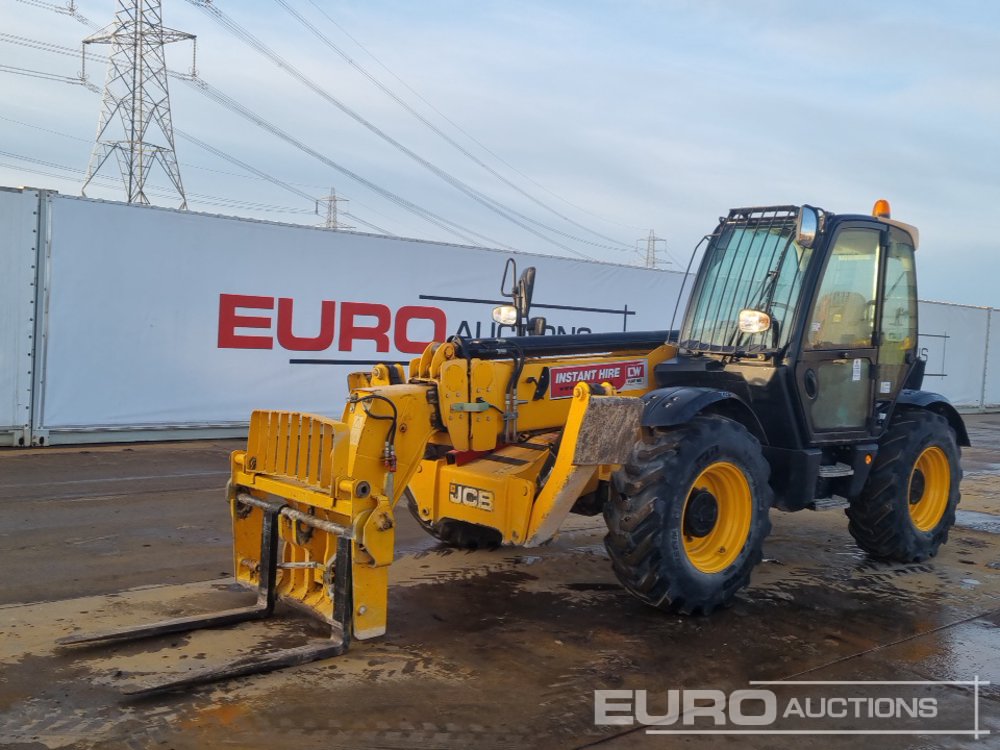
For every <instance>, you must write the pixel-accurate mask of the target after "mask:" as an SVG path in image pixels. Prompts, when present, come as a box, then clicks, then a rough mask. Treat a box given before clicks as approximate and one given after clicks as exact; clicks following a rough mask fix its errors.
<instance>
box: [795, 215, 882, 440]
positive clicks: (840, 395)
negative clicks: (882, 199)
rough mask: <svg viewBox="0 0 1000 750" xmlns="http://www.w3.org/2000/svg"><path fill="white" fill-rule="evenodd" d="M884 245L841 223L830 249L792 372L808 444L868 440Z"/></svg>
mask: <svg viewBox="0 0 1000 750" xmlns="http://www.w3.org/2000/svg"><path fill="white" fill-rule="evenodd" d="M882 237H883V232H882V229H881V228H880V227H878V226H873V225H872V224H871V223H867V222H863V221H854V222H844V223H843V224H841V225H840V226H839V227H838V228H837V229H836V233H835V235H834V236H833V238H832V240H831V243H830V245H829V248H830V249H829V252H828V253H827V257H826V261H825V266H824V268H823V270H822V273H821V276H820V279H819V283H818V284H817V285H816V292H815V294H814V296H813V299H812V304H811V306H810V310H809V315H808V317H807V319H806V326H805V329H804V331H803V337H802V348H801V354H800V357H799V362H798V364H797V365H796V388H797V391H798V398H799V402H800V404H801V406H802V412H803V414H804V415H805V421H806V425H805V426H806V433H807V435H808V436H809V441H810V442H811V443H814V444H815V443H831V442H838V441H842V440H850V439H857V438H859V437H865V436H868V435H870V434H871V431H872V427H873V412H874V409H873V406H874V401H873V395H874V393H873V389H874V382H875V375H876V369H877V367H878V349H877V347H876V340H875V331H876V327H875V321H876V316H877V315H878V314H879V312H880V310H879V307H880V306H879V305H878V299H879V268H880V264H881V259H882Z"/></svg>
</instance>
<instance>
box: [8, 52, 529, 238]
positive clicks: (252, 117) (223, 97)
mask: <svg viewBox="0 0 1000 750" xmlns="http://www.w3.org/2000/svg"><path fill="white" fill-rule="evenodd" d="M0 40H2V41H7V42H10V43H13V44H22V45H25V46H34V47H37V48H39V49H44V50H45V51H48V52H52V53H55V54H61V55H71V56H74V57H75V56H76V55H77V54H78V53H77V51H76V50H73V49H70V48H67V47H63V46H60V45H56V44H51V43H48V42H38V41H37V40H32V39H27V38H25V37H17V36H15V35H12V34H4V33H0ZM92 57H93V58H94V59H98V60H101V59H103V60H107V59H108V58H106V57H102V56H100V55H93V56H92ZM168 74H169V75H170V76H171V77H172V78H174V79H176V80H180V81H182V82H184V83H186V84H188V85H190V86H192V87H193V88H194V89H195V90H196V91H197V92H198V93H199V94H201V95H202V96H205V97H206V98H208V99H210V100H212V101H213V102H215V103H216V104H219V105H220V106H223V107H225V108H226V109H229V110H230V111H231V112H234V113H235V114H237V115H239V116H240V117H243V118H244V119H247V120H249V121H250V122H252V123H253V124H255V125H257V126H258V127H260V128H261V129H263V130H265V131H266V132H268V133H270V134H271V135H274V136H275V137H277V138H279V139H281V140H283V141H285V142H286V143H288V144H290V145H292V146H294V147H295V148H297V149H299V150H300V151H302V152H303V153H305V154H306V155H307V156H310V157H312V158H313V159H316V160H317V161H319V162H320V163H322V164H324V165H325V166H328V167H330V168H332V169H334V170H336V171H338V172H340V173H341V174H343V175H345V176H346V177H349V178H350V179H352V180H354V181H356V182H358V183H359V184H361V185H364V186H365V187H366V188H368V189H369V190H371V191H372V192H374V193H375V194H377V195H379V196H380V197H382V198H383V199H385V200H388V201H389V202H390V203H393V204H394V205H396V206H398V207H400V208H403V209H404V210H406V211H409V212H410V213H413V214H414V215H416V216H418V217H419V218H421V219H423V220H425V221H427V222H429V223H430V224H433V225H434V226H436V227H438V228H439V229H441V230H443V231H445V232H448V233H449V234H451V235H453V236H455V237H458V238H459V239H461V240H462V241H463V242H465V243H467V244H469V245H473V246H486V247H498V248H502V249H505V250H511V251H515V248H513V247H511V246H509V245H507V244H505V243H502V242H500V241H499V240H495V239H493V238H491V237H488V236H486V235H483V234H480V233H478V232H475V231H473V230H471V229H467V228H466V227H463V226H462V225H460V224H457V223H456V222H453V221H450V220H448V219H445V218H444V217H442V216H439V215H437V214H435V213H433V212H431V211H429V210H427V209H425V208H422V207H421V206H419V205H417V204H415V203H412V202H411V201H408V200H406V199H405V198H402V197H400V196H398V195H396V194H395V193H393V192H391V191H389V190H387V189H386V188H383V187H381V186H380V185H378V184H376V183H374V182H372V181H371V180H368V179H366V178H364V177H362V176H361V175H359V174H357V173H355V172H353V171H352V170H350V169H348V168H346V167H344V166H342V165H340V164H338V163H337V162H335V161H333V160H332V159H330V158H329V157H327V156H325V155H323V154H321V153H320V152H318V151H316V150H315V149H312V148H311V147H309V146H307V145H306V144H305V143H303V142H302V141H299V140H298V139H296V138H294V137H293V136H291V135H289V134H288V133H286V132H285V131H283V130H282V129H280V128H278V127H277V126H276V125H274V124H273V123H271V122H269V121H268V120H266V119H264V118H263V117H261V116H260V115H258V114H256V113H255V112H253V111H252V110H251V109H249V108H247V107H245V106H243V105H242V104H240V103H239V102H237V101H236V100H235V99H233V98H232V97H230V96H228V95H227V94H225V93H224V92H222V91H221V90H219V89H217V88H215V87H214V86H212V85H211V84H209V83H208V82H207V81H205V80H204V79H203V78H200V77H199V78H195V77H193V76H190V75H185V74H183V73H178V72H176V71H168ZM310 200H311V201H312V200H313V199H312V198H310ZM352 218H353V219H354V220H355V221H358V222H359V223H363V224H366V225H368V226H371V227H373V228H375V225H372V224H370V223H368V222H362V221H360V220H359V219H358V218H357V217H356V216H352ZM376 231H381V230H378V229H376ZM386 233H387V234H392V233H391V232H386ZM477 240H478V241H477ZM483 243H485V245H484V244H483Z"/></svg>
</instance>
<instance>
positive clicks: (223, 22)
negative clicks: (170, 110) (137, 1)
mask: <svg viewBox="0 0 1000 750" xmlns="http://www.w3.org/2000/svg"><path fill="white" fill-rule="evenodd" d="M188 2H189V3H190V4H191V5H194V6H195V7H196V8H200V9H202V10H203V11H205V12H206V13H207V14H208V16H209V17H210V18H211V19H212V20H214V21H216V23H218V24H219V25H220V26H222V27H223V28H225V29H227V30H228V31H229V32H230V33H232V34H233V35H234V36H236V37H237V38H238V39H240V40H241V41H242V42H243V43H244V44H246V45H247V46H249V47H250V48H251V49H253V50H255V51H256V52H258V53H260V54H261V55H263V56H264V57H266V58H267V59H269V60H270V61H271V62H272V63H273V64H274V65H276V66H278V67H279V68H281V69H282V70H284V71H285V72H286V73H288V74H289V75H291V76H292V77H293V78H295V79H296V80H297V81H299V82H300V83H301V84H302V85H304V86H306V88H308V89H309V90H310V91H312V92H313V93H315V94H316V95H317V96H319V97H320V98H322V99H324V100H326V101H327V102H329V103H330V104H332V105H333V106H334V107H336V108H337V109H339V110H340V111H341V112H343V113H344V114H345V115H347V116H348V117H350V118H351V119H352V120H354V121H355V122H357V123H358V124H360V125H362V126H363V127H364V128H366V129H367V130H369V131H370V132H372V133H374V134H375V135H376V136H378V137H379V138H381V139H382V140H384V141H385V142H386V143H388V144H390V145H391V146H393V147H394V148H396V149H397V150H399V151H400V152H401V153H403V154H405V155H406V156H408V157H410V158H411V159H413V160H414V161H416V162H417V163H418V164H420V165H421V166H423V167H424V168H426V169H428V170H429V171H431V172H432V173H433V174H435V175H437V176H438V177H440V178H441V179H442V180H444V181H445V182H447V183H448V184H450V185H452V186H453V187H454V188H456V189H457V190H459V191H460V192H462V193H464V194H465V195H466V196H468V197H469V198H471V199H472V200H474V201H476V202H477V203H479V204H481V205H482V206H484V207H486V208H487V209H489V210H490V211H493V212H494V213H496V214H498V215H499V216H501V217H503V218H505V219H507V220H508V221H510V222H511V223H513V224H515V225H517V226H519V227H521V228H522V229H524V230H525V231H526V232H529V233H530V234H533V235H535V236H536V237H538V238H539V239H542V240H544V241H546V242H549V243H550V244H553V245H555V246H556V247H559V248H561V249H563V250H566V251H567V252H569V253H573V254H574V255H578V256H580V257H582V258H587V259H590V260H593V258H592V257H591V256H589V255H587V254H586V253H583V252H581V251H579V250H576V249H574V248H572V247H569V246H568V245H564V244H563V243H561V242H559V241H557V240H554V239H552V238H551V237H548V236H546V235H544V234H542V233H541V232H539V231H538V230H536V229H534V228H533V227H530V226H528V225H527V224H526V223H525V222H524V221H520V220H519V219H518V218H515V215H516V216H518V217H521V218H523V219H525V220H526V221H528V222H530V223H532V224H538V225H541V223H540V222H537V221H535V220H533V219H530V218H528V217H524V216H523V214H518V212H516V211H514V210H513V209H510V208H508V207H506V206H503V205H502V204H500V203H498V202H497V201H494V200H493V199H492V198H489V197H487V196H485V195H484V194H482V193H481V192H479V191H478V190H475V189H474V188H472V187H470V186H469V185H467V184H466V183H464V182H463V181H462V180H460V179H458V178H457V177H455V176H453V175H451V174H449V173H448V172H447V171H445V170H443V169H441V168H440V167H438V166H436V165H434V164H433V163H431V162H430V161H428V160H427V159H424V158H423V157H422V156H420V155H419V154H417V153H416V152H414V151H412V150H411V149H409V148H407V147H406V146H404V145H403V144H402V143H400V142H399V141H397V140H396V139H394V138H392V137H391V136H390V135H389V134H388V133H386V132H385V131H383V130H381V129H380V128H378V127H377V126H376V125H374V124H373V123H372V122H370V121H369V120H367V119H366V118H364V117H362V116H361V115H360V114H358V113H357V112H355V111H354V110H353V109H351V108H350V107H348V106H347V105H346V104H344V103H343V102H341V101H340V100H339V99H337V98H336V97H334V96H333V95H332V94H330V93H329V92H328V91H327V90H326V89H324V88H323V87H322V86H320V85H319V84H317V83H316V82H315V81H313V80H312V79H311V78H309V77H308V76H306V75H305V74H304V73H302V71H300V70H299V69H298V68H296V67H295V66H294V65H292V64H291V63H289V62H288V61H287V60H285V59H284V58H282V57H281V56H280V55H278V54H277V53H276V52H274V51H273V50H271V48H270V47H268V46H267V45H266V44H264V43H263V42H262V41H260V39H258V38H257V37H256V36H254V35H253V34H251V33H250V32H249V31H247V30H246V29H244V28H243V27H242V26H240V25H239V24H238V23H236V22H235V21H233V20H232V19H231V18H229V16H227V15H226V14H224V13H223V12H222V11H220V10H219V9H218V8H217V7H215V5H213V4H212V3H211V2H209V0H188ZM541 226H544V225H541ZM545 228H546V229H547V230H548V231H551V232H553V233H555V234H560V235H563V236H566V237H570V238H571V239H574V240H576V241H578V242H583V243H585V244H588V245H595V246H600V247H606V246H603V245H599V243H595V242H591V241H589V240H581V239H580V238H578V237H573V236H572V235H568V234H567V233H566V232H562V231H560V230H557V229H553V228H551V227H545ZM610 249H615V250H617V249H618V248H610Z"/></svg>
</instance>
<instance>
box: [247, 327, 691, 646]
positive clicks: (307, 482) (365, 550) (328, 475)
mask: <svg viewBox="0 0 1000 750" xmlns="http://www.w3.org/2000/svg"><path fill="white" fill-rule="evenodd" d="M675 354H676V348H675V347H673V346H670V345H663V346H659V347H657V348H655V349H652V350H639V351H637V350H629V351H619V352H613V353H610V354H603V355H598V356H593V355H588V356H572V357H539V358H531V359H527V360H526V361H524V362H523V363H522V367H521V370H520V372H519V373H518V377H517V386H516V388H514V389H508V384H509V383H510V381H511V377H512V375H513V374H514V373H515V363H514V362H512V361H510V360H482V359H474V358H473V359H466V358H463V357H458V356H457V355H456V350H455V347H454V346H453V345H452V344H450V343H445V344H436V343H434V344H430V345H429V346H428V347H427V349H426V350H425V351H424V353H423V354H422V356H421V357H420V358H418V359H415V360H414V361H413V362H411V363H410V367H409V373H408V376H407V377H404V373H403V372H402V370H403V368H402V367H401V366H399V365H377V366H376V367H375V368H374V369H373V371H372V372H371V373H354V374H352V375H351V376H350V378H349V383H350V386H351V396H350V398H349V400H348V403H347V406H346V407H345V409H344V413H343V415H342V417H341V419H340V420H339V421H338V420H333V419H328V418H325V417H320V416H314V415H310V414H300V413H295V412H282V411H256V412H254V413H253V416H252V418H251V423H250V434H249V438H248V442H247V449H246V450H245V451H236V452H234V453H233V455H232V460H231V466H232V478H231V481H230V484H229V501H230V507H231V513H232V519H233V540H234V549H233V555H234V566H235V572H236V579H237V580H238V581H239V582H240V583H242V584H245V585H246V586H249V587H253V588H255V589H258V590H264V589H265V588H267V587H268V584H269V581H268V580H266V578H267V577H269V576H271V575H274V574H275V572H274V571H268V570H267V567H268V566H267V564H266V562H265V561H263V560H262V559H261V558H262V554H263V553H262V550H264V549H266V548H267V546H268V545H267V544H265V543H262V538H263V537H264V536H266V534H267V533H269V531H270V529H269V527H270V526H271V525H272V523H273V520H274V519H277V526H278V529H277V533H278V537H279V539H280V543H279V547H280V553H279V554H278V557H277V560H278V562H277V571H276V575H277V580H276V587H274V586H273V585H272V588H275V593H276V595H277V597H278V598H279V599H282V600H284V601H286V602H290V603H292V604H296V605H299V606H302V607H304V608H305V609H307V610H308V611H310V612H311V613H312V614H314V615H316V616H318V617H319V618H321V619H323V620H324V621H326V622H329V623H331V624H332V625H334V626H335V627H338V628H342V629H343V634H344V636H345V637H346V638H349V637H350V635H351V634H352V633H353V635H354V636H355V637H357V638H360V639H365V638H373V637H376V636H379V635H382V634H383V633H385V628H386V617H387V608H388V566H389V565H390V564H391V563H392V561H393V555H394V551H395V527H396V522H397V521H396V513H397V505H398V503H399V501H400V498H401V497H402V496H403V494H404V491H406V490H407V488H408V489H409V493H410V494H411V495H412V497H413V499H414V501H415V503H416V508H417V512H418V514H419V516H420V518H421V520H422V521H424V522H425V523H428V524H434V523H437V522H440V521H442V520H444V519H451V520H455V521H462V522H466V523H471V524H478V525H479V526H484V527H488V528H491V529H495V530H496V531H497V532H499V534H500V536H501V538H502V541H503V543H505V544H518V545H523V546H528V547H530V546H534V545H537V544H541V543H542V542H545V541H547V540H548V539H551V538H552V537H553V535H554V534H555V533H556V532H557V531H558V529H559V527H560V525H561V524H562V522H563V520H564V519H565V518H566V516H567V514H568V513H569V512H570V509H571V508H572V507H573V505H574V503H575V502H576V501H577V499H578V498H579V497H580V496H581V495H584V494H586V493H588V492H592V491H593V490H594V489H595V488H596V487H597V486H598V482H599V481H600V480H602V479H604V480H606V479H608V478H609V477H610V474H611V472H612V471H613V470H614V469H615V468H616V467H617V465H618V464H620V463H621V462H622V461H624V459H625V456H626V455H627V453H628V451H629V450H630V449H631V447H632V445H633V444H634V442H635V439H636V436H637V434H638V430H639V420H640V416H641V411H642V405H641V403H640V402H638V401H637V400H636V398H635V397H637V396H641V395H643V394H644V393H646V392H648V391H649V390H650V389H651V388H652V387H653V383H652V372H653V368H654V367H655V366H656V365H657V364H659V363H660V362H662V361H664V360H666V359H669V358H671V357H673V356H674V355H675ZM623 363H630V364H633V363H636V364H638V365H639V367H640V369H643V370H644V378H643V382H641V383H637V382H634V381H633V382H631V383H630V384H629V385H628V387H627V389H623V390H622V392H620V393H619V392H616V390H615V388H614V387H613V386H612V385H611V383H609V382H603V383H602V382H601V378H600V375H601V374H604V373H607V372H609V371H613V370H614V366H616V365H622V364H623ZM587 365H593V367H592V368H590V367H586V366H587ZM609 368H610V369H609ZM567 369H568V370H572V371H573V372H575V373H576V375H574V377H579V382H577V383H576V384H575V387H573V388H572V391H571V395H569V391H567V390H566V387H565V386H564V387H563V388H562V390H561V391H560V395H563V394H565V397H553V396H552V394H553V392H554V390H555V389H554V388H551V387H550V388H542V387H541V386H540V384H542V383H544V382H545V381H546V380H547V378H548V376H549V374H550V373H553V372H564V371H566V370H567ZM590 376H594V377H590ZM274 509H279V510H280V513H279V512H278V511H276V510H274ZM269 512H270V513H272V514H273V516H272V520H271V521H268V522H267V523H265V516H266V515H267V514H268V513H269ZM270 533H273V531H270ZM265 541H266V540H265ZM348 545H349V547H348ZM345 552H349V554H345ZM262 576H264V577H265V578H264V579H262ZM345 609H349V611H343V610H345ZM338 610H340V611H338Z"/></svg>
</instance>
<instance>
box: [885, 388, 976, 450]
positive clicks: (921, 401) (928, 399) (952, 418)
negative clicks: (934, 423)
mask: <svg viewBox="0 0 1000 750" xmlns="http://www.w3.org/2000/svg"><path fill="white" fill-rule="evenodd" d="M901 406H911V407H917V408H919V409H927V410H928V411H932V412H935V413H936V414H940V415H941V416H942V417H944V418H945V419H947V420H948V424H950V425H951V428H952V429H953V430H954V431H955V437H956V438H957V440H958V444H959V445H961V446H964V447H966V448H968V447H969V446H971V445H972V443H971V442H970V441H969V431H968V430H966V429H965V420H963V419H962V415H960V414H959V413H958V410H957V409H956V408H955V407H954V406H952V405H951V402H950V401H949V400H948V399H947V398H946V397H944V396H942V395H941V394H940V393H931V392H930V391H914V390H909V389H904V390H902V391H900V393H899V398H897V399H896V408H897V409H898V408H899V407H901Z"/></svg>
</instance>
